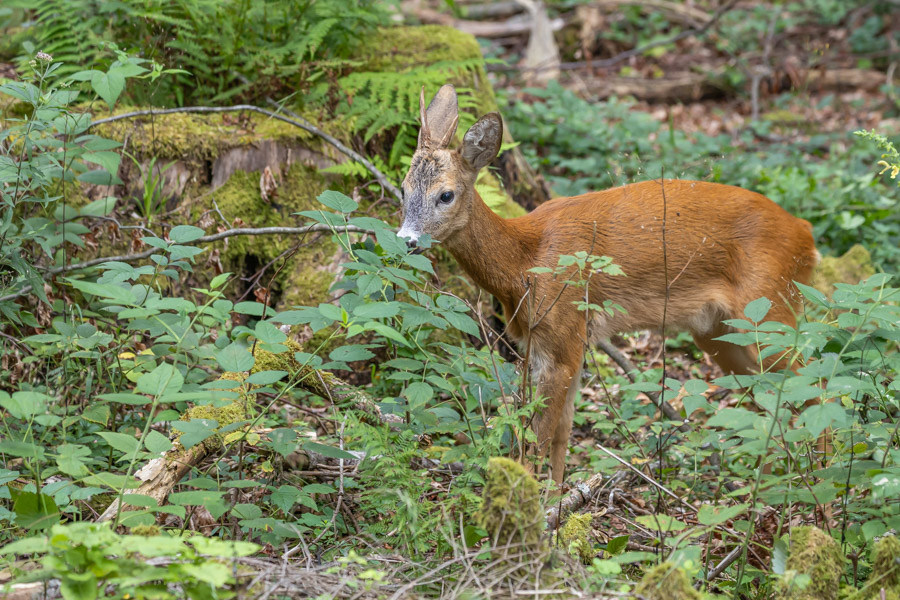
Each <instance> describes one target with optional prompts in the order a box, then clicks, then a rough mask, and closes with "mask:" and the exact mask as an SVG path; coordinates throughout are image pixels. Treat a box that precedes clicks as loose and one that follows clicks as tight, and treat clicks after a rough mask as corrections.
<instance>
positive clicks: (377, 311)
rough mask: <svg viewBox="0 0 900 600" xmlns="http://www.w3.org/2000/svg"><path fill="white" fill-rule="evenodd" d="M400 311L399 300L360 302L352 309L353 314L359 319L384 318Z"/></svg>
mask: <svg viewBox="0 0 900 600" xmlns="http://www.w3.org/2000/svg"><path fill="white" fill-rule="evenodd" d="M399 312H400V303H399V302H373V303H371V304H360V305H359V306H357V307H356V308H354V309H353V315H354V316H356V317H359V318H361V319H386V318H388V317H393V316H395V315H397V314H398V313H399Z"/></svg>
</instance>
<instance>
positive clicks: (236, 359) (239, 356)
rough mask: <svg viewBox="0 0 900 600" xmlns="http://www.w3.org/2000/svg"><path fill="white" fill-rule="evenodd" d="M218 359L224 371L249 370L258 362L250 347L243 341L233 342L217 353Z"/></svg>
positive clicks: (238, 371) (237, 371)
mask: <svg viewBox="0 0 900 600" xmlns="http://www.w3.org/2000/svg"><path fill="white" fill-rule="evenodd" d="M216 361H217V362H218V363H219V366H220V367H222V369H223V370H224V371H230V372H233V373H240V372H243V371H249V370H250V369H252V368H253V365H254V364H255V363H256V359H254V358H253V355H252V354H250V351H249V348H247V346H245V345H244V344H243V343H241V342H232V343H231V344H229V345H227V346H225V347H224V348H223V349H222V350H220V351H219V353H218V354H216Z"/></svg>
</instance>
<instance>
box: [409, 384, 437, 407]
mask: <svg viewBox="0 0 900 600" xmlns="http://www.w3.org/2000/svg"><path fill="white" fill-rule="evenodd" d="M403 396H404V397H405V398H406V399H407V400H409V403H410V405H412V406H421V405H423V404H425V403H426V402H428V401H429V400H431V398H432V396H434V390H433V389H432V388H431V386H430V385H428V384H427V383H425V382H424V381H417V382H415V383H411V384H409V385H408V386H407V387H406V389H405V390H403Z"/></svg>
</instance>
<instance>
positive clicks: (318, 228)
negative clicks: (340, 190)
mask: <svg viewBox="0 0 900 600" xmlns="http://www.w3.org/2000/svg"><path fill="white" fill-rule="evenodd" d="M328 231H336V232H338V233H369V232H370V231H371V230H369V229H364V228H362V227H356V226H355V225H345V226H343V227H334V228H332V227H331V226H329V225H322V224H316V225H307V226H305V227H238V228H235V229H228V230H226V231H221V232H219V233H214V234H211V235H204V236H203V237H199V238H197V239H196V240H193V241H192V242H190V244H208V243H211V242H217V241H219V240H224V239H226V238H230V237H234V236H238V235H305V234H307V233H315V232H328ZM157 252H159V249H158V248H151V249H149V250H145V251H144V252H136V253H134V254H120V255H117V256H102V257H100V258H92V259H90V260H85V261H82V262H77V263H70V264H68V265H62V266H59V267H50V268H47V267H35V268H36V269H37V270H39V271H43V272H44V273H46V274H48V275H51V276H52V275H59V274H60V273H68V272H69V271H78V270H81V269H87V268H90V267H95V266H97V265H102V264H103V263H107V262H127V263H132V262H137V261H140V260H144V259H145V258H150V256H151V255H153V254H155V253H157ZM31 289H32V288H31V286H30V285H27V286H25V287H23V288H22V289H21V290H19V291H18V292H16V293H14V294H8V295H6V296H2V297H0V302H4V301H6V300H13V299H15V298H18V297H19V296H24V295H25V294H27V293H29V292H30V291H31Z"/></svg>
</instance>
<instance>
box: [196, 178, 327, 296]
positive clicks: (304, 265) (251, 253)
mask: <svg viewBox="0 0 900 600" xmlns="http://www.w3.org/2000/svg"><path fill="white" fill-rule="evenodd" d="M326 187H327V186H326V182H325V179H324V177H323V176H322V175H321V174H319V173H318V172H317V171H316V170H315V169H314V168H312V167H309V166H306V165H302V164H300V163H294V164H293V165H291V166H290V168H288V169H287V170H286V172H285V174H284V178H283V181H282V183H281V186H280V187H279V188H278V191H279V194H278V196H277V197H276V198H275V199H274V202H273V203H269V202H267V201H265V200H263V198H262V195H261V194H260V192H259V175H258V174H255V173H246V172H243V171H237V172H235V173H234V174H233V175H232V176H231V177H230V178H229V179H228V182H227V183H226V184H225V185H223V186H222V187H220V188H219V189H218V190H216V191H215V192H214V194H213V198H215V200H216V204H217V205H218V207H219V210H220V211H221V212H222V214H224V215H225V218H226V219H228V220H230V221H231V220H233V219H235V218H240V219H241V220H242V221H244V223H245V226H247V227H276V226H296V225H298V224H299V222H300V221H299V220H298V219H297V217H295V216H293V213H295V212H299V211H302V210H313V209H318V208H322V206H321V204H319V202H318V201H317V200H316V197H318V195H319V194H321V193H322V192H323V191H324V190H325V189H326ZM210 204H211V203H210ZM207 208H209V207H206V206H202V207H195V211H197V212H198V216H199V212H202V210H206V209H207ZM201 209H202V210H201ZM298 241H300V240H299V239H298V238H296V237H291V236H281V235H271V236H236V237H233V238H230V239H229V240H228V243H227V245H226V244H225V242H219V243H218V247H219V248H221V249H222V255H221V258H222V263H223V265H224V267H225V270H227V271H233V272H237V273H251V272H254V271H255V270H257V269H259V268H260V267H261V266H263V265H266V264H268V263H269V262H271V261H273V260H275V259H276V258H277V257H278V256H279V255H280V254H281V253H282V252H285V251H287V250H290V249H291V248H292V247H293V246H294V245H295V244H296V243H297V242H298ZM336 250H337V245H336V244H335V243H334V242H332V241H330V240H329V239H328V238H327V237H325V238H324V239H320V240H319V241H317V242H316V243H315V244H309V245H306V246H305V247H301V248H300V249H299V250H298V251H297V252H296V254H294V255H293V256H292V257H291V258H290V259H288V264H287V265H285V267H284V268H283V269H281V270H280V271H279V273H278V276H277V278H276V280H275V282H274V287H275V288H276V289H275V291H277V292H279V293H280V294H281V299H280V305H282V306H293V305H309V304H313V305H315V304H318V303H319V302H322V301H323V300H325V299H326V298H327V296H328V288H329V287H330V285H331V283H332V281H333V280H334V273H332V272H330V271H328V270H326V269H325V268H323V266H326V265H328V264H329V263H330V262H331V257H332V256H334V253H335V252H336ZM276 269H277V266H276V267H271V268H270V271H269V273H270V275H269V276H270V277H271V274H272V273H275V270H276ZM261 284H262V285H267V284H268V280H267V279H265V280H263V281H262V282H261Z"/></svg>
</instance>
